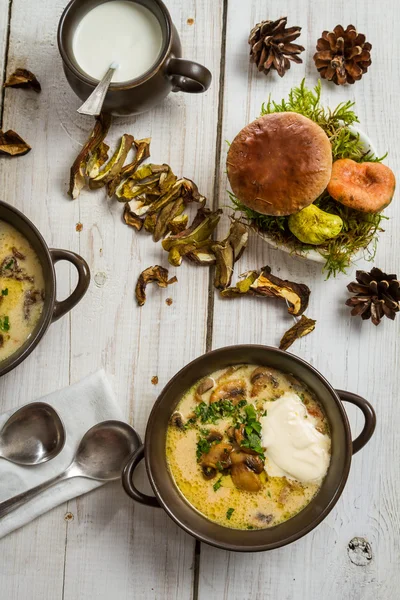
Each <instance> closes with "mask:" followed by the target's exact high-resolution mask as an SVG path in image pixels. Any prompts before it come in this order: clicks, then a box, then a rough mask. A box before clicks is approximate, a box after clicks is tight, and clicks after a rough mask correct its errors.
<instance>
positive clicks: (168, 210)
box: [153, 197, 188, 242]
mask: <svg viewBox="0 0 400 600" xmlns="http://www.w3.org/2000/svg"><path fill="white" fill-rule="evenodd" d="M185 206H186V204H185V201H184V200H183V198H182V197H179V198H177V199H176V200H174V201H173V202H171V203H169V204H167V206H164V208H162V209H161V210H160V211H159V212H158V213H153V214H156V215H157V220H156V225H155V227H154V233H153V239H154V241H155V242H159V241H160V240H161V239H162V238H163V237H164V236H165V234H166V233H167V231H168V224H169V223H170V221H173V219H175V217H179V216H180V215H181V214H182V212H183V211H184V209H185ZM187 221H188V217H187V218H186V223H187ZM180 231H184V228H183V229H181V230H180ZM177 233H179V231H178V232H177Z"/></svg>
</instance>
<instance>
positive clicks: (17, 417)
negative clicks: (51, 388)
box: [0, 402, 65, 467]
mask: <svg viewBox="0 0 400 600" xmlns="http://www.w3.org/2000/svg"><path fill="white" fill-rule="evenodd" d="M64 444H65V429H64V425H63V423H62V421H61V419H60V417H59V415H58V414H57V413H56V411H55V410H54V408H53V407H52V406H50V405H49V404H46V403H44V402H32V403H31V404H26V405H25V406H23V407H22V408H20V409H18V410H17V411H16V412H15V413H13V414H12V415H11V417H10V418H9V419H8V421H6V423H5V424H4V426H3V428H2V430H1V431H0V457H1V458H5V459H6V460H8V461H10V462H13V463H16V464H18V465H22V466H26V467H28V466H34V465H39V464H41V463H44V462H47V461H48V460H51V459H52V458H54V457H55V456H57V455H58V454H59V453H60V452H61V450H62V449H63V447H64Z"/></svg>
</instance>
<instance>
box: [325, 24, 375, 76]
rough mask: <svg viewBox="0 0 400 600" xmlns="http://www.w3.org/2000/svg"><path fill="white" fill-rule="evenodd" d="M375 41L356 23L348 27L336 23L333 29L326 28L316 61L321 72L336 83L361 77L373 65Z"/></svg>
mask: <svg viewBox="0 0 400 600" xmlns="http://www.w3.org/2000/svg"><path fill="white" fill-rule="evenodd" d="M371 48H372V46H371V44H370V43H369V42H366V41H365V35H364V34H363V33H357V31H356V28H355V27H354V25H348V26H347V28H346V29H344V28H343V27H342V26H341V25H336V27H335V29H334V30H333V31H323V32H322V37H320V38H319V40H318V42H317V52H316V53H315V54H314V62H315V66H316V67H317V69H318V71H319V74H320V75H321V77H323V78H324V79H328V80H329V81H333V82H334V83H336V85H343V84H345V83H354V82H355V81H358V80H359V79H361V77H362V76H363V75H364V73H366V72H367V70H368V67H369V66H370V64H371Z"/></svg>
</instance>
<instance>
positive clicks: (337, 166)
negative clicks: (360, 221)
mask: <svg viewBox="0 0 400 600" xmlns="http://www.w3.org/2000/svg"><path fill="white" fill-rule="evenodd" d="M395 187H396V178H395V176H394V173H393V171H392V170H391V169H389V167H387V166H386V165H383V164H382V163H376V162H364V163H357V162H355V161H354V160H351V159H350V158H341V159H339V160H336V161H335V162H334V163H333V167H332V176H331V180H330V182H329V184H328V192H329V194H330V195H331V196H332V198H334V200H336V201H337V202H340V203H341V204H344V205H345V206H349V207H350V208H354V209H355V210H360V211H362V212H367V213H377V212H380V211H381V210H383V209H384V208H385V207H386V206H388V204H390V202H391V201H392V198H393V194H394V190H395Z"/></svg>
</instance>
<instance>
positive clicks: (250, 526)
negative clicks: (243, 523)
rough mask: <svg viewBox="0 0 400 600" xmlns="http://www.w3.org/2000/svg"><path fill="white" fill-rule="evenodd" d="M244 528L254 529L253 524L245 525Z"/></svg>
mask: <svg viewBox="0 0 400 600" xmlns="http://www.w3.org/2000/svg"><path fill="white" fill-rule="evenodd" d="M246 529H254V527H253V525H247V527H246Z"/></svg>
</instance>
